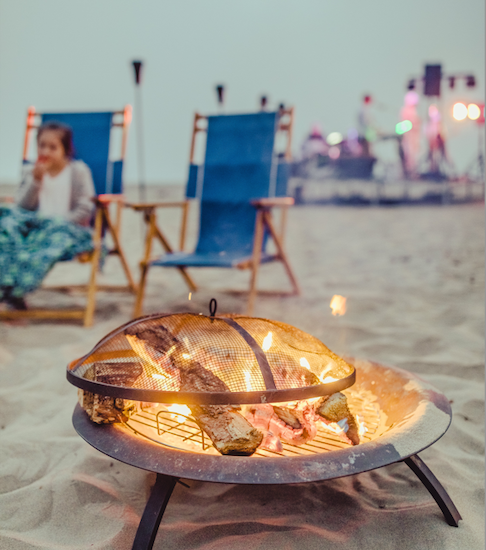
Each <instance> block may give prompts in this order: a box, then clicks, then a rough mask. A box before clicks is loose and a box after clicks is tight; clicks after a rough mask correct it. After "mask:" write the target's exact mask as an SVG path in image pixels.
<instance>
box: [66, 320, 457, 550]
mask: <svg viewBox="0 0 486 550" xmlns="http://www.w3.org/2000/svg"><path fill="white" fill-rule="evenodd" d="M212 313H213V314H212V315H211V316H209V317H206V316H203V315H194V314H188V313H187V314H176V315H152V316H147V317H143V318H141V319H138V320H136V321H133V322H131V323H128V324H126V325H124V326H122V327H120V328H119V329H117V330H115V331H114V332H112V333H111V334H109V335H108V336H107V337H106V338H104V339H103V340H101V342H100V343H99V344H97V346H95V348H94V349H93V350H92V351H91V352H90V353H89V354H88V355H86V356H85V357H83V358H81V359H79V360H77V361H75V362H73V363H71V365H70V366H69V368H68V371H67V377H68V380H69V381H70V382H71V383H73V384H74V385H76V386H77V387H78V388H80V397H81V399H80V401H81V403H82V407H81V406H80V405H78V406H77V407H76V409H75V411H74V416H73V424H74V427H75V429H76V431H77V432H78V433H79V435H80V436H81V437H82V438H83V439H85V440H86V441H87V442H88V443H90V444H91V445H92V446H93V447H95V448H96V449H98V450H99V451H101V452H103V453H105V454H107V455H108V456H110V457H112V458H115V459H117V460H120V461H122V462H125V463H127V464H131V465H133V466H136V467H138V468H142V469H145V470H149V471H153V472H156V473H157V481H156V484H155V486H154V488H153V490H152V494H151V496H150V498H149V501H148V503H147V507H146V509H145V512H144V514H143V517H142V520H141V522H140V526H139V528H138V531H137V535H136V538H135V542H134V546H133V548H134V549H150V548H152V545H153V542H154V539H155V535H156V532H157V529H158V526H159V524H160V521H161V518H162V515H163V512H164V510H165V507H166V505H167V502H168V500H169V498H170V495H171V493H172V490H173V488H174V485H175V483H176V482H177V480H178V479H179V478H185V479H194V480H201V481H212V482H220V483H240V484H286V483H303V482H311V481H318V480H325V479H332V478H337V477H342V476H347V475H352V474H358V473H361V472H365V471H369V470H373V469H376V468H380V467H382V466H386V465H388V464H392V463H395V462H400V461H403V462H405V463H406V464H407V465H408V466H409V467H410V468H411V469H412V470H413V471H414V473H415V474H416V475H417V476H418V477H419V479H420V480H421V481H422V482H423V483H424V485H425V486H426V488H427V489H428V490H429V492H430V493H431V495H432V496H433V497H434V499H435V500H436V502H437V503H438V505H439V506H440V508H441V510H442V512H443V514H444V517H445V519H446V521H447V523H449V525H454V526H457V525H458V521H459V519H461V516H460V514H459V512H458V511H457V509H456V508H455V506H454V504H453V503H452V501H451V499H450V498H449V496H448V495H447V493H446V492H445V490H444V488H443V487H442V486H441V484H440V483H439V482H438V480H437V479H436V478H435V477H434V475H433V474H432V473H431V472H430V470H429V469H428V468H427V466H426V465H425V464H424V463H423V462H422V460H421V459H420V458H419V457H418V456H417V453H418V452H420V451H422V450H423V449H425V448H427V447H428V446H430V445H432V444H433V443H434V442H435V441H437V439H439V438H440V437H441V436H442V435H443V434H444V433H445V432H446V431H447V429H448V427H449V424H450V421H451V410H450V406H449V402H448V400H447V399H446V398H445V396H444V395H442V394H441V393H439V392H437V390H435V389H434V388H432V387H431V386H429V385H428V384H427V383H426V382H424V381H422V380H420V379H419V378H418V377H416V376H413V375H411V374H410V373H408V372H406V371H402V370H400V369H396V368H390V367H384V366H382V365H378V364H376V363H371V362H368V361H356V362H353V363H352V364H351V363H350V362H347V361H344V360H343V359H341V358H340V357H338V356H337V355H335V354H333V353H332V352H331V351H330V350H329V349H328V348H326V346H324V344H322V342H320V341H319V340H317V339H315V338H313V337H312V336H310V335H308V334H306V333H303V332H302V331H299V330H298V329H296V328H294V327H291V326H289V325H285V324H283V323H278V322H275V321H268V320H265V319H254V318H250V317H242V316H218V317H216V316H215V312H214V311H213V312H212ZM83 408H84V409H85V410H83ZM222 455H236V456H222ZM250 455H251V456H250Z"/></svg>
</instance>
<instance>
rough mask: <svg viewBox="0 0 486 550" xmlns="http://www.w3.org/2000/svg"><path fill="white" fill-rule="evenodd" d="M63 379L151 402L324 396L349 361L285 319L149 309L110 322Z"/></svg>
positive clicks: (335, 387) (350, 375) (339, 382)
mask: <svg viewBox="0 0 486 550" xmlns="http://www.w3.org/2000/svg"><path fill="white" fill-rule="evenodd" d="M67 377H68V380H69V381H70V382H71V383H72V384H74V385H75V386H77V387H79V388H81V389H83V390H86V391H89V392H93V393H96V394H101V395H107V396H111V397H118V398H123V399H132V400H136V401H147V402H155V403H183V404H256V403H272V402H285V401H294V400H301V399H308V398H312V397H319V396H323V395H331V394H333V393H335V392H338V391H341V390H343V389H345V388H347V387H349V386H351V385H352V384H353V383H354V381H355V371H354V367H352V366H351V365H349V364H348V363H346V361H344V360H343V359H342V358H341V357H339V356H337V355H336V354H335V353H333V352H332V351H331V350H329V349H328V348H327V347H326V346H325V345H324V344H323V343H322V342H321V341H319V340H318V339H317V338H314V337H313V336H311V335H310V334H307V333H305V332H303V331H301V330H299V329H297V328H295V327H293V326H291V325H288V324H285V323H281V322H277V321H270V320H267V319H259V318H253V317H246V316H241V315H221V316H205V315H201V314H199V315H197V314H193V313H178V314H170V315H161V314H156V315H150V316H147V317H143V318H140V319H137V320H136V321H132V322H130V323H127V324H126V325H123V326H122V327H120V328H118V329H116V330H115V331H113V332H112V333H110V334H109V335H108V336H106V337H105V338H104V339H103V340H101V341H100V342H99V343H98V344H97V345H96V346H95V348H94V349H93V350H92V351H91V352H90V353H88V354H87V355H86V356H84V357H82V358H81V359H79V360H77V361H75V362H73V363H71V365H70V366H69V367H68V371H67Z"/></svg>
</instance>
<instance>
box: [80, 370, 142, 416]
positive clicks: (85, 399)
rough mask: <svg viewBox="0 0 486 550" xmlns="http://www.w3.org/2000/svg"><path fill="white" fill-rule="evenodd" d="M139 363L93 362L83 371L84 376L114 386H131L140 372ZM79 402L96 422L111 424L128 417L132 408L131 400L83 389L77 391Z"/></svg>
mask: <svg viewBox="0 0 486 550" xmlns="http://www.w3.org/2000/svg"><path fill="white" fill-rule="evenodd" d="M142 372H143V369H142V365H141V364H140V363H133V362H131V363H94V364H93V365H92V366H91V367H89V369H88V370H87V371H86V372H85V374H84V378H86V379H87V380H95V381H97V382H103V383H104V384H112V385H115V386H133V384H134V383H135V380H137V378H138V377H139V376H140V375H141V374H142ZM78 399H79V404H80V405H81V407H83V409H84V410H85V411H86V413H87V414H88V416H89V418H90V420H92V421H93V422H96V424H111V423H113V422H122V421H126V420H127V419H128V414H129V412H130V410H132V409H133V408H134V405H133V403H132V402H131V401H127V400H126V399H121V398H119V397H109V396H107V395H99V394H97V393H91V392H88V391H84V390H79V391H78Z"/></svg>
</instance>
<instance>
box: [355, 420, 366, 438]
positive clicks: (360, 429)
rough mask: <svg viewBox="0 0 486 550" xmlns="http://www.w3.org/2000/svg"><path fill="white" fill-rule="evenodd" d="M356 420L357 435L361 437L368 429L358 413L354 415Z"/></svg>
mask: <svg viewBox="0 0 486 550" xmlns="http://www.w3.org/2000/svg"><path fill="white" fill-rule="evenodd" d="M356 422H357V423H358V435H359V437H362V436H363V435H364V434H365V433H366V432H367V431H368V428H367V427H366V424H365V423H364V420H361V418H360V416H359V414H357V415H356Z"/></svg>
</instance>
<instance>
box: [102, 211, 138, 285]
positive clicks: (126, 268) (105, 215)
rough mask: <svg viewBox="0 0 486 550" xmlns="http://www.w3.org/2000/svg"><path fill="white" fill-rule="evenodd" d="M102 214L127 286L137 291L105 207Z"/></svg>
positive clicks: (115, 230)
mask: <svg viewBox="0 0 486 550" xmlns="http://www.w3.org/2000/svg"><path fill="white" fill-rule="evenodd" d="M103 215H104V218H105V220H106V223H107V225H108V229H109V231H110V233H111V236H112V238H113V242H114V244H115V250H116V251H117V254H118V256H119V257H120V262H121V264H122V267H123V271H124V272H125V276H126V278H127V281H128V286H129V287H130V288H131V289H132V292H133V293H135V292H137V285H136V284H135V281H134V280H133V277H132V272H131V271H130V267H129V266H128V262H127V259H126V257H125V253H124V252H123V249H122V247H121V245H120V239H119V238H118V230H117V228H116V227H115V226H114V225H113V222H112V221H111V217H110V213H109V212H108V209H107V208H103Z"/></svg>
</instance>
